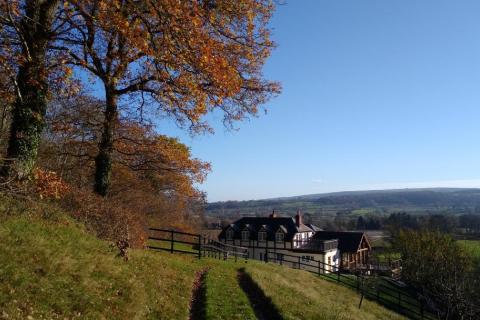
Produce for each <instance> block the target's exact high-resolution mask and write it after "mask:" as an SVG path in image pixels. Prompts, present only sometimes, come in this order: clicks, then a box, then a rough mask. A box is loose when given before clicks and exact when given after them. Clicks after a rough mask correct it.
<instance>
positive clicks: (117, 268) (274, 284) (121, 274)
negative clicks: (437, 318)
mask: <svg viewBox="0 0 480 320" xmlns="http://www.w3.org/2000/svg"><path fill="white" fill-rule="evenodd" d="M5 203H6V202H5V201H2V200H1V198H0V257H1V259H0V310H1V311H0V318H1V319H3V318H6V319H28V318H29V317H30V318H33V319H64V318H68V319H187V318H188V316H189V305H190V300H191V297H192V288H193V284H194V280H195V277H196V273H198V272H199V271H201V270H205V269H207V268H208V270H209V271H208V273H207V275H206V278H205V285H206V293H205V301H204V302H205V315H206V319H256V317H255V313H254V309H253V307H252V304H251V302H250V301H249V298H248V297H247V294H246V293H245V292H244V291H243V290H242V288H241V287H240V286H239V284H238V279H237V274H238V271H239V269H241V268H245V270H246V271H245V272H247V273H248V274H249V275H250V276H251V277H252V278H253V280H254V281H255V282H256V283H257V284H258V286H259V287H260V288H261V289H262V290H263V291H264V294H265V295H266V296H267V297H268V298H270V299H271V300H272V302H273V303H274V304H275V305H276V307H277V308H278V309H279V311H280V313H281V314H282V316H283V317H284V318H285V319H400V318H401V317H400V316H398V315H396V314H394V313H392V312H390V311H388V310H386V309H384V308H382V307H381V306H379V305H377V304H375V303H373V302H370V301H364V302H363V306H362V308H361V309H360V310H359V309H358V301H359V295H358V294H356V293H355V291H353V290H349V289H347V288H344V287H341V286H339V285H338V284H335V283H330V282H327V281H325V280H322V279H320V278H319V277H316V276H314V275H312V274H309V273H307V272H305V271H300V270H293V269H289V268H286V267H281V266H275V265H272V264H268V265H266V264H264V263H261V262H257V261H248V263H245V262H243V261H239V262H237V263H235V262H233V261H227V262H225V261H221V260H213V259H201V260H199V259H198V258H196V257H195V256H191V255H181V254H170V253H168V252H152V251H146V250H132V251H130V254H129V257H130V259H129V261H124V260H123V259H122V258H119V257H117V251H116V249H115V248H114V247H112V246H111V245H110V244H109V243H107V242H105V241H101V240H99V239H97V238H95V237H94V236H92V235H90V234H89V233H87V231H86V230H85V228H83V227H82V225H79V224H78V223H76V222H75V221H73V220H72V219H70V218H68V217H67V216H65V215H64V214H62V213H61V212H60V211H57V210H56V209H54V208H53V207H50V209H49V205H45V206H43V205H41V206H40V207H39V208H40V209H39V208H36V209H35V210H33V209H32V208H31V206H22V205H13V206H12V205H11V204H8V206H7V205H5ZM7 207H8V208H14V209H12V210H10V209H9V210H8V211H7V210H6V209H5V208H7ZM31 209H32V210H31ZM7 212H8V214H7Z"/></svg>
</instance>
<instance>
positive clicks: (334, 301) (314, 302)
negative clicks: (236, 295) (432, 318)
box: [246, 264, 404, 320]
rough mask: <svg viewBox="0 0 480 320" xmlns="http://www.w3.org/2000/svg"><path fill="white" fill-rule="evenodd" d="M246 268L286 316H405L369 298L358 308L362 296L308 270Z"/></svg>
mask: <svg viewBox="0 0 480 320" xmlns="http://www.w3.org/2000/svg"><path fill="white" fill-rule="evenodd" d="M246 270H247V272H248V273H249V274H250V275H251V276H252V278H253V279H254V280H255V281H256V282H257V283H258V285H259V286H260V287H261V288H262V289H263V291H264V292H265V294H266V296H267V297H270V298H271V299H272V302H273V303H274V304H275V305H276V306H277V307H278V308H279V311H280V312H281V314H282V315H283V316H284V318H285V319H318V320H323V319H325V320H327V319H337V320H343V319H358V320H369V319H404V318H403V317H402V316H400V315H398V314H396V313H393V312H391V311H389V310H386V309H384V308H383V307H381V306H379V305H378V304H376V303H374V302H371V301H368V300H364V301H363V303H362V307H361V309H358V304H359V301H360V296H359V295H357V294H355V293H354V292H353V291H352V290H350V289H348V288H345V287H341V286H339V285H337V284H334V283H331V282H328V281H325V280H323V279H320V278H318V277H317V276H315V275H313V274H310V273H307V272H305V271H301V270H293V269H289V268H287V267H278V266H273V265H271V264H268V265H267V264H264V265H256V266H250V265H249V266H248V267H247V268H246Z"/></svg>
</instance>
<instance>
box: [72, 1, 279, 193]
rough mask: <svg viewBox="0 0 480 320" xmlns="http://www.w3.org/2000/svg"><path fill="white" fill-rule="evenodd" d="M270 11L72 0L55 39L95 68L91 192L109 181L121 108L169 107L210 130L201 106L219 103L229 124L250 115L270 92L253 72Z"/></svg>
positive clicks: (164, 110) (253, 4)
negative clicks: (98, 127)
mask: <svg viewBox="0 0 480 320" xmlns="http://www.w3.org/2000/svg"><path fill="white" fill-rule="evenodd" d="M272 11H273V5H272V3H271V1H267V0H216V1H213V0H210V1H209V0H203V1H200V0H198V1H196V0H190V1H176V0H142V1H128V0H122V1H120V0H84V1H83V0H82V1H71V4H70V5H69V6H68V10H67V12H70V16H69V18H68V24H69V26H71V27H72V30H73V31H72V32H71V33H70V34H69V36H68V37H65V38H64V39H63V44H64V47H65V48H66V49H68V50H69V54H70V57H71V63H72V64H73V65H75V66H76V67H79V68H83V69H84V70H87V71H88V72H90V73H91V74H92V75H94V76H96V77H97V78H98V79H99V80H100V81H101V82H102V83H103V88H104V92H105V107H104V110H103V112H104V123H103V129H102V138H101V140H100V143H99V152H98V154H97V155H96V159H95V163H96V170H95V188H94V189H95V191H96V192H97V193H98V194H100V195H106V194H107V191H108V188H109V185H110V176H111V170H112V154H113V149H114V143H115V142H114V136H115V134H116V131H117V129H118V126H119V121H120V120H119V119H120V115H121V113H122V112H126V111H129V112H132V111H134V112H137V113H136V116H138V117H141V118H143V117H144V116H147V115H148V116H153V117H158V116H160V117H162V116H169V117H172V118H173V119H175V120H176V121H177V122H178V123H179V124H180V125H182V126H185V127H188V128H189V129H190V130H191V131H192V132H195V133H197V132H205V131H212V129H211V127H210V126H209V124H208V123H207V122H206V121H205V115H206V114H208V113H209V112H214V111H216V110H219V111H221V112H223V115H224V122H225V123H226V124H230V125H231V124H232V123H233V122H234V121H238V120H242V119H244V118H245V117H248V116H251V115H256V114H257V113H258V109H259V107H260V105H262V104H264V103H265V102H266V101H267V100H268V99H269V98H270V97H271V96H272V95H274V94H276V93H278V92H279V85H278V84H277V83H274V82H270V81H267V80H265V79H264V78H263V75H262V67H263V65H264V63H265V61H266V58H267V57H268V56H269V54H270V51H271V49H272V47H273V43H272V41H271V40H270V31H269V29H268V21H269V18H270V16H271V13H272ZM126 98H128V99H129V100H128V102H129V103H128V104H126V106H125V104H122V102H125V101H126ZM132 102H133V103H132ZM122 106H123V108H122ZM132 106H133V107H132Z"/></svg>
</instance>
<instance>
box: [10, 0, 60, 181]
mask: <svg viewBox="0 0 480 320" xmlns="http://www.w3.org/2000/svg"><path fill="white" fill-rule="evenodd" d="M58 3H59V2H58V1H57V0H51V1H27V5H26V10H25V17H24V18H23V21H22V22H21V28H20V30H21V31H20V32H21V37H22V39H23V41H24V44H23V48H22V50H23V51H22V55H23V56H24V57H25V62H24V63H23V64H22V65H20V66H19V69H18V73H17V79H16V80H17V85H18V88H17V90H18V95H17V98H16V101H15V102H14V104H13V110H12V124H11V127H10V133H9V141H8V148H7V155H6V161H5V162H4V164H3V167H2V170H1V175H2V176H3V177H4V178H6V179H19V180H22V179H25V178H28V177H29V176H30V174H31V173H32V170H33V168H34V165H35V161H36V160H37V155H38V147H39V145H40V138H41V134H42V131H43V129H44V127H45V114H46V109H47V95H48V79H47V78H48V75H47V70H46V61H45V58H46V51H47V45H48V43H49V41H50V37H51V33H50V29H51V27H52V23H53V19H54V16H55V10H56V7H57V5H58Z"/></svg>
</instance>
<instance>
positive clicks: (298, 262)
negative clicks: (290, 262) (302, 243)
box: [298, 256, 300, 269]
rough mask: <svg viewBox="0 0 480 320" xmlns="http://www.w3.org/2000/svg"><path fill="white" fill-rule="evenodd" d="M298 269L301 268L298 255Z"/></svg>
mask: <svg viewBox="0 0 480 320" xmlns="http://www.w3.org/2000/svg"><path fill="white" fill-rule="evenodd" d="M298 269H300V256H298Z"/></svg>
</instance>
